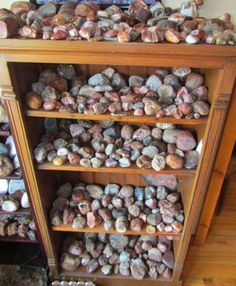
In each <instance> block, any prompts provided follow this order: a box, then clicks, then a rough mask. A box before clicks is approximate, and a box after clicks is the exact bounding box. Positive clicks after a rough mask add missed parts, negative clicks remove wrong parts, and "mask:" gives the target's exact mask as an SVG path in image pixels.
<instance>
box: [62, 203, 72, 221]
mask: <svg viewBox="0 0 236 286" xmlns="http://www.w3.org/2000/svg"><path fill="white" fill-rule="evenodd" d="M74 218H75V214H74V211H73V210H72V209H71V208H69V207H67V208H65V209H64V211H63V219H62V222H63V224H71V223H72V222H73V220H74Z"/></svg>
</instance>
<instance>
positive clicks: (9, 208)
mask: <svg viewBox="0 0 236 286" xmlns="http://www.w3.org/2000/svg"><path fill="white" fill-rule="evenodd" d="M18 208H19V202H18V201H16V200H7V201H5V202H3V204H2V210H3V211H5V212H15V211H16V210H18Z"/></svg>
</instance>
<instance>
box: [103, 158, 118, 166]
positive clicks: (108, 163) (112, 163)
mask: <svg viewBox="0 0 236 286" xmlns="http://www.w3.org/2000/svg"><path fill="white" fill-rule="evenodd" d="M105 166H106V167H108V168H115V167H117V166H118V162H117V161H116V160H114V159H107V160H106V161H105Z"/></svg>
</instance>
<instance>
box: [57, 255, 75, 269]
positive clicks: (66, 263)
mask: <svg viewBox="0 0 236 286" xmlns="http://www.w3.org/2000/svg"><path fill="white" fill-rule="evenodd" d="M60 265H61V268H62V269H63V270H65V271H75V270H76V269H78V268H79V265H80V258H79V257H77V256H74V255H71V254H69V253H64V254H63V255H62V257H61V263H60Z"/></svg>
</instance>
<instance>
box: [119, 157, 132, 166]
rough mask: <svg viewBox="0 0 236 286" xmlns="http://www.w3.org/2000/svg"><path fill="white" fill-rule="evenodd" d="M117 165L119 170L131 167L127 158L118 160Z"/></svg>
mask: <svg viewBox="0 0 236 286" xmlns="http://www.w3.org/2000/svg"><path fill="white" fill-rule="evenodd" d="M119 165H120V167H121V168H128V167H130V166H131V162H130V160H129V159H128V158H121V159H119Z"/></svg>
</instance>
